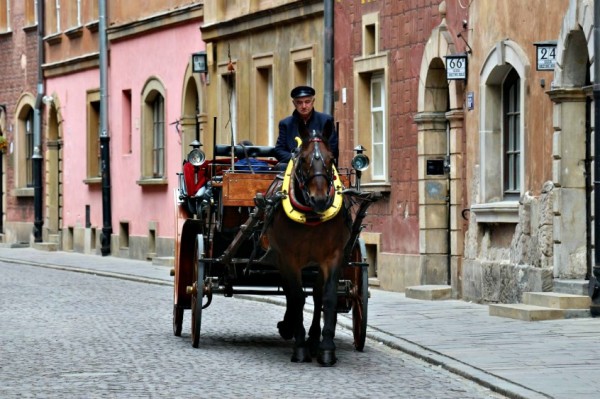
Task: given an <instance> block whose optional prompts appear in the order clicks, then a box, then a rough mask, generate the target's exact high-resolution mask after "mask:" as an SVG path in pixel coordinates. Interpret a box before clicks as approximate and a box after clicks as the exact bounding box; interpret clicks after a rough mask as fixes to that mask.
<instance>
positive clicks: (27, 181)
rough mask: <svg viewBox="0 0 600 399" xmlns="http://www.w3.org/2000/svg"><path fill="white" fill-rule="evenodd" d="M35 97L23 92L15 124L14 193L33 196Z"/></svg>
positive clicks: (18, 104)
mask: <svg viewBox="0 0 600 399" xmlns="http://www.w3.org/2000/svg"><path fill="white" fill-rule="evenodd" d="M34 104H35V97H33V95H31V94H24V95H23V96H21V98H20V99H19V101H18V103H17V112H16V124H15V136H14V140H15V149H14V155H15V191H14V193H15V195H16V196H23V197H31V196H33V133H34V132H33V130H34V126H33V124H34V109H33V107H34Z"/></svg>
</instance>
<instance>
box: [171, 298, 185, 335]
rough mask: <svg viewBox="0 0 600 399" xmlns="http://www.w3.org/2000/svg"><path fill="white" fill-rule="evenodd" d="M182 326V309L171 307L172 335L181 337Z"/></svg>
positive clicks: (175, 306)
mask: <svg viewBox="0 0 600 399" xmlns="http://www.w3.org/2000/svg"><path fill="white" fill-rule="evenodd" d="M182 326H183V308H182V307H179V306H177V305H173V334H174V335H175V336H176V337H181V328H182Z"/></svg>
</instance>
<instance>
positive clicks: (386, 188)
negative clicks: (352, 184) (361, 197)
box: [360, 182, 392, 193]
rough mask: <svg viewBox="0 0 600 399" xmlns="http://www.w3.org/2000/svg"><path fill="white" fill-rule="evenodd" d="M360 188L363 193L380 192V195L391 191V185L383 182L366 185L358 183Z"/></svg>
mask: <svg viewBox="0 0 600 399" xmlns="http://www.w3.org/2000/svg"><path fill="white" fill-rule="evenodd" d="M360 188H361V189H362V190H364V191H368V192H375V191H378V192H381V193H389V192H391V191H392V185H391V184H390V183H384V182H368V183H363V182H361V183H360Z"/></svg>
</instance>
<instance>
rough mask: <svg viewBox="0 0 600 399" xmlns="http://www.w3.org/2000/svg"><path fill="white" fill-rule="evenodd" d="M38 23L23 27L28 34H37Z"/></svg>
mask: <svg viewBox="0 0 600 399" xmlns="http://www.w3.org/2000/svg"><path fill="white" fill-rule="evenodd" d="M37 27H38V25H37V23H35V24H32V25H27V26H24V27H23V31H24V32H27V33H31V32H37Z"/></svg>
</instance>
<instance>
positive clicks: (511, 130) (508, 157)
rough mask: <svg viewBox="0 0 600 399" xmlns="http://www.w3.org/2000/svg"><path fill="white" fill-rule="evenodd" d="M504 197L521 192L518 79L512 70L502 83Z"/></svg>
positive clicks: (516, 195) (514, 195)
mask: <svg viewBox="0 0 600 399" xmlns="http://www.w3.org/2000/svg"><path fill="white" fill-rule="evenodd" d="M503 91H504V93H503V94H504V195H505V196H506V197H518V196H519V195H520V192H521V182H520V178H519V177H520V172H521V128H520V123H521V120H520V119H521V109H520V107H521V106H520V95H521V91H520V79H519V75H518V74H517V72H516V71H515V70H514V69H513V70H512V71H511V72H509V74H508V76H507V78H506V80H505V82H504V90H503Z"/></svg>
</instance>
